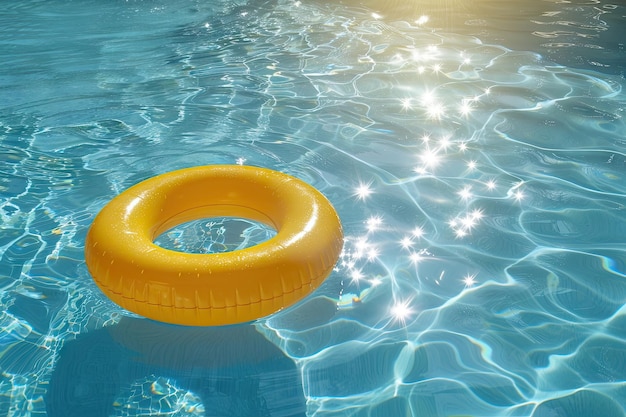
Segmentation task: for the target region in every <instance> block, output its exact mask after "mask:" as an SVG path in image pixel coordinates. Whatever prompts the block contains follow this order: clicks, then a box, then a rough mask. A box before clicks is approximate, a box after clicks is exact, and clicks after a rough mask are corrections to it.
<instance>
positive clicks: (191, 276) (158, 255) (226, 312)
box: [85, 165, 343, 326]
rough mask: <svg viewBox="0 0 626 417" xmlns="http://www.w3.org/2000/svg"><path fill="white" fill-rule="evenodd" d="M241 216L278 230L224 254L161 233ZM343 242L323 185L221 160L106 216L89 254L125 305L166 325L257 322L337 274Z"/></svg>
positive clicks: (133, 192)
mask: <svg viewBox="0 0 626 417" xmlns="http://www.w3.org/2000/svg"><path fill="white" fill-rule="evenodd" d="M224 216H229V217H230V216H232V217H239V218H247V219H252V220H256V221H259V222H262V223H264V224H267V225H268V226H271V227H273V228H274V229H276V231H277V234H276V235H275V236H274V237H272V238H271V239H269V240H267V241H265V242H262V243H260V244H258V245H255V246H251V247H248V248H245V249H241V250H235V251H232V252H225V253H211V254H194V253H184V252H177V251H174V250H169V249H165V248H162V247H160V246H158V245H157V244H155V243H154V239H155V238H156V237H158V236H159V235H160V234H161V233H163V232H165V231H167V230H168V229H170V228H172V227H174V226H176V225H178V224H181V223H183V222H187V221H191V220H195V219H199V218H206V217H224ZM342 246H343V234H342V231H341V224H340V222H339V218H338V217H337V214H336V212H335V210H334V209H333V207H332V206H331V204H330V202H329V201H328V200H327V199H326V198H325V197H324V196H323V195H322V194H321V193H320V192H319V191H317V190H316V189H315V188H313V187H311V186H310V185H308V184H306V183H304V182H302V181H300V180H298V179H296V178H294V177H291V176H289V175H286V174H283V173H280V172H276V171H272V170H269V169H264V168H255V167H250V166H240V165H212V166H205V167H195V168H188V169H183V170H180V171H174V172H170V173H167V174H163V175H159V176H157V177H154V178H151V179H148V180H146V181H143V182H141V183H139V184H137V185H135V186H133V187H131V188H129V189H128V190H126V191H125V192H123V193H121V194H120V195H118V196H117V197H115V198H113V200H111V202H110V203H109V204H107V205H106V206H105V207H104V208H103V209H102V210H101V211H100V213H98V215H97V216H96V218H95V219H94V221H93V224H92V225H91V227H90V228H89V231H88V233H87V238H86V242H85V260H86V262H87V267H88V269H89V272H90V274H91V275H92V277H93V278H94V280H95V282H96V283H97V285H98V287H99V288H100V289H101V290H102V291H103V292H104V293H105V294H106V295H107V296H108V297H109V298H110V299H111V300H112V301H114V302H115V303H117V304H118V305H120V306H121V307H123V308H125V309H127V310H130V311H132V312H135V313H137V314H139V315H142V316H144V317H148V318H150V319H153V320H158V321H161V322H166V323H174V324H182V325H192V326H215V325H225V324H234V323H241V322H248V321H252V320H255V319H258V318H260V317H264V316H267V315H269V314H272V313H274V312H276V311H278V310H280V309H282V308H285V307H287V306H289V305H292V304H293V303H295V302H297V301H298V300H300V299H302V298H304V297H305V296H306V295H308V294H309V293H310V292H311V291H313V290H314V289H315V288H317V287H318V286H319V285H320V284H321V282H322V281H323V280H324V279H325V278H326V277H327V276H328V275H329V274H330V272H331V271H332V269H333V267H334V265H335V263H336V262H337V259H338V258H339V254H340V252H341V249H342Z"/></svg>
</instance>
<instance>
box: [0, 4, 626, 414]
mask: <svg viewBox="0 0 626 417" xmlns="http://www.w3.org/2000/svg"><path fill="white" fill-rule="evenodd" d="M380 3H386V5H385V6H384V7H383V6H381V5H380ZM415 3H419V5H418V4H415ZM415 3H413V2H400V1H389V2H377V1H373V0H372V1H367V0H365V1H364V2H359V1H357V0H353V1H345V2H324V1H322V0H316V1H308V0H299V1H293V0H275V1H262V2H261V1H250V2H249V3H248V2H245V1H194V0H167V1H165V0H152V1H150V0H144V1H140V0H127V1H121V0H110V1H96V0H91V1H90V0H84V1H72V2H67V1H54V0H53V1H38V0H22V1H12V2H6V4H3V8H2V10H1V11H0V58H1V62H2V65H1V66H0V92H1V97H2V100H1V102H0V153H1V156H0V217H1V218H0V221H1V223H0V224H1V233H0V306H1V308H0V415H2V416H4V415H7V416H11V417H17V416H20V417H22V416H50V417H61V416H62V417H67V416H91V417H105V416H106V417H109V416H116V417H117V416H149V415H152V416H165V415H167V416H176V417H182V416H206V417H208V416H304V415H307V416H318V417H322V416H324V417H328V416H359V417H361V416H368V417H374V416H419V417H422V416H424V417H451V416H473V417H486V416H493V417H496V416H497V417H500V416H529V417H530V416H532V417H548V416H550V417H554V416H559V417H589V416H604V417H617V416H625V415H626V308H625V307H624V304H625V302H626V125H625V123H624V116H625V111H626V110H625V109H626V95H625V94H624V92H623V87H624V85H625V83H626V81H625V80H624V71H625V67H626V65H625V63H626V52H625V50H624V49H625V48H624V39H625V38H624V36H623V27H624V24H626V8H625V7H624V6H623V5H621V4H619V3H618V2H611V1H605V0H594V1H589V0H572V1H569V2H558V1H552V0H550V1H548V0H546V1H542V0H533V1H521V0H519V1H503V0H500V1H493V0H477V1H476V2H473V3H474V4H469V2H461V1H460V0H445V1H435V0H425V1H423V2H415ZM218 163H219V164H221V163H232V164H236V163H239V164H246V165H255V166H263V167H269V168H273V169H276V170H279V171H283V172H286V173H288V174H291V175H294V176H296V177H298V178H301V179H303V180H305V181H306V182H308V183H310V184H312V185H313V186H315V187H317V188H318V189H319V190H320V191H322V192H323V193H324V194H325V195H326V196H327V197H328V198H329V200H330V201H331V202H332V203H333V205H334V206H335V208H336V209H337V211H338V213H339V215H340V217H341V219H342V222H343V226H344V232H345V235H346V239H345V245H344V250H343V253H342V255H341V258H340V261H339V263H338V264H337V267H336V269H335V270H334V271H333V273H332V274H331V276H330V277H329V278H328V279H327V280H326V281H325V283H324V284H323V285H322V286H321V288H319V289H318V290H317V291H315V292H314V293H313V294H312V295H311V296H309V297H308V298H306V299H305V300H304V301H302V302H300V303H298V304H297V305H295V306H293V307H292V308H289V309H286V310H283V311H281V312H279V313H277V314H275V315H272V316H270V317H267V318H263V319H260V320H258V321H257V322H255V323H250V324H246V325H240V326H232V327H226V328H186V327H179V326H171V325H164V324H160V323H155V322H151V321H149V320H145V319H142V318H140V317H137V316H134V315H132V314H131V313H129V312H127V311H124V310H122V309H121V308H119V307H117V306H116V305H115V304H113V303H112V302H110V301H109V300H108V299H106V298H105V297H104V296H103V295H102V294H101V293H100V292H99V290H98V289H97V287H96V286H95V284H94V283H93V281H92V279H91V277H90V276H89V274H88V272H87V269H86V266H85V263H84V256H83V249H84V241H85V234H86V231H87V229H88V227H89V225H90V224H91V221H92V220H93V218H94V216H95V215H96V213H97V212H98V211H99V210H100V209H101V208H102V207H103V206H104V205H105V204H106V203H107V202H108V201H109V200H110V199H111V198H113V197H114V196H115V195H117V194H119V193H120V192H121V191H123V190H124V189H126V188H128V187H129V186H131V185H133V184H135V183H137V182H139V181H141V180H143V179H146V178H149V177H152V176H154V175H157V174H160V173H164V172H167V171H171V170H174V169H178V168H183V167H190V166H197V165H210V164H218ZM207 192H209V193H210V192H211V190H210V187H208V188H207ZM233 230H237V232H233ZM229 231H230V233H228V232H229ZM270 234H271V232H270V231H267V230H264V229H263V228H262V227H260V226H259V225H256V224H249V225H246V224H243V225H242V221H241V220H232V219H213V220H211V221H201V222H195V223H192V224H190V225H186V226H181V227H180V228H178V229H177V230H174V231H172V232H170V233H169V234H166V235H165V236H163V237H162V239H163V245H170V246H173V247H178V248H179V249H182V250H189V251H203V250H204V251H206V250H213V249H212V248H213V247H218V249H215V250H221V249H220V248H224V249H228V248H230V249H232V248H233V247H238V245H242V244H251V243H254V240H255V239H257V240H263V239H266V238H267V237H268V236H269V235H270ZM229 236H230V237H229ZM228 239H230V240H228Z"/></svg>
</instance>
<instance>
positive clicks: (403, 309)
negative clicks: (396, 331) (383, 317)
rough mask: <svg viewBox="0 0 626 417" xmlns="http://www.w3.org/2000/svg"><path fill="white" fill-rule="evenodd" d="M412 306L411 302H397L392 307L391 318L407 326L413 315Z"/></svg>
mask: <svg viewBox="0 0 626 417" xmlns="http://www.w3.org/2000/svg"><path fill="white" fill-rule="evenodd" d="M410 304H411V301H410V300H404V301H396V302H395V304H394V305H393V306H392V307H391V311H390V313H391V317H393V319H394V320H395V321H397V322H400V323H402V325H405V324H406V321H407V319H409V318H410V317H411V316H412V315H413V309H412V308H411V307H410Z"/></svg>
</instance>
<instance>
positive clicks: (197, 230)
mask: <svg viewBox="0 0 626 417" xmlns="http://www.w3.org/2000/svg"><path fill="white" fill-rule="evenodd" d="M274 236H276V230H274V229H273V228H272V227H270V226H268V225H266V224H264V223H261V222H257V221H255V220H250V219H243V218H239V217H211V218H202V219H198V220H193V221H190V222H185V223H181V224H179V225H177V226H174V227H172V228H171V229H169V230H167V231H165V232H163V233H162V234H161V235H159V236H157V238H156V239H155V240H154V243H155V244H157V245H159V246H160V247H162V248H164V249H170V250H175V251H178V252H186V253H223V252H232V251H235V250H240V249H245V248H249V247H251V246H254V245H258V244H259V243H262V242H265V241H266V240H269V239H271V238H272V237H274Z"/></svg>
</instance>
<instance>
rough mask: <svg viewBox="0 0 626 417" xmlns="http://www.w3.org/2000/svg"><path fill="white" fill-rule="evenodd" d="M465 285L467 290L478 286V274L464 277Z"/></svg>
mask: <svg viewBox="0 0 626 417" xmlns="http://www.w3.org/2000/svg"><path fill="white" fill-rule="evenodd" d="M463 283H464V284H465V286H466V287H467V288H469V287H473V286H474V285H476V274H467V275H465V276H464V277H463Z"/></svg>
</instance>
